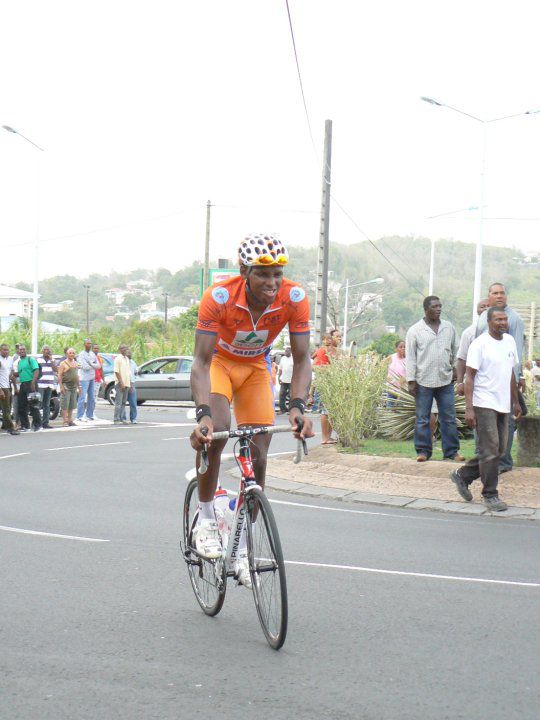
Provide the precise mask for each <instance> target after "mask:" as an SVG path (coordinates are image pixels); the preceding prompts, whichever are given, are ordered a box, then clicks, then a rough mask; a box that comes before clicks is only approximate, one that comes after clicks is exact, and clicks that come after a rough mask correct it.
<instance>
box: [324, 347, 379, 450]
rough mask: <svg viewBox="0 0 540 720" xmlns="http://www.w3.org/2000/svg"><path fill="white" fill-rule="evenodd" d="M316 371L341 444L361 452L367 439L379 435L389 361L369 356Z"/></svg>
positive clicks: (341, 360)
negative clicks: (381, 406)
mask: <svg viewBox="0 0 540 720" xmlns="http://www.w3.org/2000/svg"><path fill="white" fill-rule="evenodd" d="M314 370H315V384H316V386H317V389H318V391H319V392H320V394H321V399H322V401H323V403H324V406H325V408H326V409H327V410H328V416H329V419H330V422H331V423H332V427H333V428H334V430H335V431H336V432H337V434H338V436H339V441H340V443H341V444H342V445H344V446H346V447H351V448H353V449H354V450H358V449H359V448H360V446H361V444H362V440H363V439H365V438H368V437H374V435H375V432H376V429H377V424H378V417H377V408H378V406H379V405H380V404H381V401H382V396H383V392H384V387H385V383H386V375H387V372H388V362H387V361H386V360H385V359H384V358H381V357H379V356H378V355H377V354H375V353H366V354H363V355H358V356H357V357H355V358H350V357H341V358H336V359H334V360H332V362H331V363H330V365H322V366H320V367H315V368H314Z"/></svg>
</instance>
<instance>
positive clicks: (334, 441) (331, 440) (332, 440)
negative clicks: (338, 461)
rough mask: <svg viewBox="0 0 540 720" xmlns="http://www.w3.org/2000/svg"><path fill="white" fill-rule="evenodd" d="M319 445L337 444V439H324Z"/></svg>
mask: <svg viewBox="0 0 540 720" xmlns="http://www.w3.org/2000/svg"><path fill="white" fill-rule="evenodd" d="M321 445H337V440H334V439H333V438H332V439H330V440H324V441H323V442H322V443H321Z"/></svg>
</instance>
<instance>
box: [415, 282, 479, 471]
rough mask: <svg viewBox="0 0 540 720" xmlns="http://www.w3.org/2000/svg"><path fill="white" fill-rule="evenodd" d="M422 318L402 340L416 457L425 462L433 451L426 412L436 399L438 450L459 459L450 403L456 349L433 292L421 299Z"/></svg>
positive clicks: (451, 402)
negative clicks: (413, 404)
mask: <svg viewBox="0 0 540 720" xmlns="http://www.w3.org/2000/svg"><path fill="white" fill-rule="evenodd" d="M423 305H424V313H425V315H424V317H423V318H422V319H421V320H419V321H418V322H417V323H416V324H415V325H413V326H412V327H410V328H409V330H408V331H407V336H406V340H405V346H406V378H407V382H408V387H409V392H410V393H411V394H412V395H414V397H415V401H416V422H415V426H414V447H415V449H416V460H417V461H418V462H425V461H426V460H429V458H430V457H431V454H432V452H433V438H432V431H431V429H430V415H431V412H432V406H433V400H434V399H435V400H436V401H437V407H438V412H439V425H440V429H441V440H442V450H443V455H444V457H445V459H447V460H456V461H459V462H462V461H463V460H465V458H464V457H462V456H461V455H460V454H459V452H458V451H459V435H458V430H457V424H456V408H455V404H454V386H453V384H452V379H453V367H454V360H455V357H456V352H457V349H458V344H457V338H456V331H455V329H454V326H453V325H452V323H450V322H448V321H447V320H441V311H442V304H441V301H440V299H439V298H438V297H437V296H436V295H428V297H426V298H424V303H423Z"/></svg>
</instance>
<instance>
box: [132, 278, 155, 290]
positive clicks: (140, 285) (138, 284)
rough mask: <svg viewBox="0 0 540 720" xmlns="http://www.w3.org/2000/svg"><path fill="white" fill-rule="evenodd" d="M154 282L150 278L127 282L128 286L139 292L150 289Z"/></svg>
mask: <svg viewBox="0 0 540 720" xmlns="http://www.w3.org/2000/svg"><path fill="white" fill-rule="evenodd" d="M153 284H154V283H152V282H150V280H130V281H129V282H127V283H126V287H128V288H129V289H130V290H136V291H137V292H139V290H149V289H150V288H151V287H152V285H153Z"/></svg>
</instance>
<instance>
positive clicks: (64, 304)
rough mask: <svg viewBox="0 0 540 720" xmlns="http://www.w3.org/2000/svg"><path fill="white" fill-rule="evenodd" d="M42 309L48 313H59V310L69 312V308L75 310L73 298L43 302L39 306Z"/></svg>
mask: <svg viewBox="0 0 540 720" xmlns="http://www.w3.org/2000/svg"><path fill="white" fill-rule="evenodd" d="M39 308H40V310H43V312H48V313H59V312H69V310H73V300H61V301H60V302H57V303H43V304H42V305H40V306H39Z"/></svg>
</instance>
